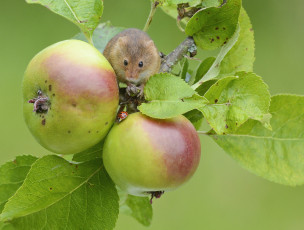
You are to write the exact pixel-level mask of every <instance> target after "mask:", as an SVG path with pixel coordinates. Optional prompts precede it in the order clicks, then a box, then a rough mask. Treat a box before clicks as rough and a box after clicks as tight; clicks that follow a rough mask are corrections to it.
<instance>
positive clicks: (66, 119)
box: [23, 40, 119, 154]
mask: <svg viewBox="0 0 304 230" xmlns="http://www.w3.org/2000/svg"><path fill="white" fill-rule="evenodd" d="M38 90H40V91H41V92H42V94H43V96H44V97H47V98H48V100H49V101H48V103H49V105H48V106H49V108H48V110H47V111H46V112H44V113H41V112H40V113H39V112H34V111H33V104H31V103H29V100H31V99H33V98H37V92H38ZM118 101H119V92H118V86H117V81H116V76H115V72H114V70H113V69H112V67H111V65H110V63H109V62H108V61H107V60H106V59H105V57H104V56H103V55H102V54H101V53H100V52H99V51H98V50H97V49H95V48H94V47H93V46H91V45H89V44H88V43H86V42H83V41H78V40H66V41H62V42H58V43H56V44H54V45H51V46H49V47H47V48H46V49H44V50H42V51H41V52H40V53H38V54H37V55H36V56H35V57H34V58H33V59H32V60H31V61H30V63H29V65H28V67H27V69H26V71H25V75H24V79H23V114H24V119H25V122H26V124H27V126H28V128H29V130H30V132H31V133H32V134H33V136H34V137H35V138H36V140H37V141H38V142H39V143H40V144H41V145H42V146H43V147H45V148H46V149H48V150H50V151H52V152H55V153H58V154H74V153H77V152H80V151H83V150H85V149H87V148H89V147H91V146H93V145H95V144H97V143H98V142H100V141H101V140H102V139H103V138H104V137H105V135H106V134H107V133H108V131H109V129H110V128H111V126H112V124H113V122H114V120H115V117H116V110H117V107H118Z"/></svg>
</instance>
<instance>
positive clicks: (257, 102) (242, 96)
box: [200, 72, 270, 134]
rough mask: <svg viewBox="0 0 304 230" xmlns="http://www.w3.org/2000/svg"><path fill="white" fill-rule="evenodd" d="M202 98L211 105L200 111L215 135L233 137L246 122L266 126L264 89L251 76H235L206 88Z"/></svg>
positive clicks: (261, 83)
mask: <svg viewBox="0 0 304 230" xmlns="http://www.w3.org/2000/svg"><path fill="white" fill-rule="evenodd" d="M205 97H206V98H207V99H208V100H209V101H210V103H212V104H208V105H207V106H205V107H203V108H201V109H200V110H201V111H202V112H203V114H204V116H205V118H206V119H207V121H208V123H209V124H210V126H211V127H212V128H213V129H214V131H215V132H216V133H218V134H224V133H234V132H235V131H236V129H237V128H238V127H240V126H241V125H242V124H243V123H245V122H246V121H247V120H248V119H254V120H258V121H260V122H262V123H263V124H264V125H265V126H266V127H268V128H270V125H269V118H270V116H269V114H268V110H269V105H270V94H269V92H268V86H267V85H266V84H265V83H264V82H263V81H262V79H261V77H259V76H257V75H255V74H254V73H245V72H240V73H237V76H236V77H226V78H223V79H221V80H218V82H217V83H216V84H214V85H212V86H211V87H210V89H209V90H208V91H207V93H206V94H205Z"/></svg>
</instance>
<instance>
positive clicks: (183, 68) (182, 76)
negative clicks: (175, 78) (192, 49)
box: [180, 58, 189, 81]
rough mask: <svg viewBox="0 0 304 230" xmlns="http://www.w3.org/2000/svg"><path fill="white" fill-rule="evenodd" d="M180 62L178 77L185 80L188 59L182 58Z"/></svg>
mask: <svg viewBox="0 0 304 230" xmlns="http://www.w3.org/2000/svg"><path fill="white" fill-rule="evenodd" d="M181 64H182V68H181V73H180V78H181V79H183V80H184V81H185V80H186V78H187V76H188V68H189V61H188V59H186V58H184V60H183V61H182V63H181Z"/></svg>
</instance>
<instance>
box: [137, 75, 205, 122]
mask: <svg viewBox="0 0 304 230" xmlns="http://www.w3.org/2000/svg"><path fill="white" fill-rule="evenodd" d="M144 94H145V98H146V100H147V101H148V103H143V104H141V105H140V106H139V107H138V109H139V110H140V111H141V112H142V113H143V114H145V115H147V116H150V117H153V118H158V119H166V118H172V117H175V116H178V115H180V114H183V113H186V112H188V111H190V110H193V109H195V108H201V107H203V106H204V105H205V104H206V103H207V101H206V99H205V98H204V97H201V96H199V95H196V94H195V91H194V90H193V89H191V87H190V86H189V85H188V84H187V83H186V82H185V81H183V80H182V79H180V78H178V77H175V76H173V75H171V74H168V73H162V74H156V75H154V76H152V77H151V78H150V79H149V81H148V82H147V84H146V86H145V88H144Z"/></svg>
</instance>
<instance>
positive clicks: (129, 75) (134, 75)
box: [126, 70, 138, 81]
mask: <svg viewBox="0 0 304 230" xmlns="http://www.w3.org/2000/svg"><path fill="white" fill-rule="evenodd" d="M126 77H127V80H129V81H132V80H136V79H137V78H138V73H137V71H134V70H133V71H126Z"/></svg>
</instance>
